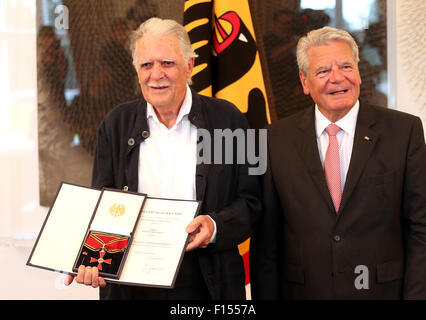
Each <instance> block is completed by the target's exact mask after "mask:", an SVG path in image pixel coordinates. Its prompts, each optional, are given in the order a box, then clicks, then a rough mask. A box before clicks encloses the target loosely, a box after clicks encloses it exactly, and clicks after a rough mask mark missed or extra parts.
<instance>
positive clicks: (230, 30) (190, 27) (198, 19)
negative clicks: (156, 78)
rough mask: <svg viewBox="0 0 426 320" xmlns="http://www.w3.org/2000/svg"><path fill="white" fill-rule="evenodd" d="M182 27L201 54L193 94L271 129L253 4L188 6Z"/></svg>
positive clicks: (189, 2) (218, 1)
mask: <svg viewBox="0 0 426 320" xmlns="http://www.w3.org/2000/svg"><path fill="white" fill-rule="evenodd" d="M184 26H185V29H186V31H187V32H188V34H189V38H190V39H191V43H192V48H193V49H194V50H195V52H196V53H197V54H198V58H197V59H195V65H194V69H193V72H192V81H193V85H192V87H193V88H194V90H196V91H197V92H198V93H200V94H203V95H207V96H210V97H211V96H215V97H218V98H222V99H225V100H228V101H230V102H232V103H234V104H235V105H236V106H237V107H238V108H239V109H240V111H241V112H243V113H244V114H245V115H246V117H247V120H248V121H249V124H250V126H251V128H255V129H259V128H263V127H265V126H266V125H267V124H270V123H271V114H270V110H269V105H268V99H267V95H266V89H265V83H264V76H263V73H262V67H261V63H260V56H259V51H258V48H257V45H256V36H255V32H254V27H253V21H252V16H251V12H250V4H249V0H233V1H229V0H186V1H185V4H184ZM249 241H250V239H247V240H246V241H245V242H243V243H242V244H240V245H239V247H238V248H239V252H240V254H241V256H242V257H243V260H244V267H245V270H246V284H248V283H249V282H250V273H249V259H248V258H249V257H248V254H249V243H250V242H249Z"/></svg>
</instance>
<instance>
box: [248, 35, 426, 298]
mask: <svg viewBox="0 0 426 320" xmlns="http://www.w3.org/2000/svg"><path fill="white" fill-rule="evenodd" d="M297 61H298V66H299V70H300V72H299V76H300V81H301V84H302V86H303V90H304V93H305V94H306V95H308V94H309V95H310V96H311V97H312V99H313V101H314V103H315V105H314V106H312V107H311V108H308V109H306V110H303V111H300V112H299V113H297V114H295V115H293V116H290V117H288V118H285V119H283V120H281V121H279V122H277V123H275V124H273V125H272V126H271V127H270V128H269V129H268V167H267V171H266V173H265V176H264V179H263V200H264V210H263V215H262V217H261V220H260V222H259V225H258V226H257V228H256V230H255V233H254V235H253V237H252V239H251V247H250V267H251V269H250V277H251V286H252V296H253V298H254V299H401V298H405V299H426V147H425V140H424V133H423V129H422V123H421V120H420V119H419V118H418V117H415V116H412V115H409V114H406V113H402V112H398V111H395V110H390V109H386V108H381V107H375V106H371V105H368V104H367V103H365V102H363V101H359V100H358V97H359V93H360V85H361V75H360V73H359V69H358V61H359V57H358V47H357V45H356V43H355V41H354V39H353V38H352V37H351V36H350V34H349V33H348V32H346V31H344V30H340V29H335V28H331V27H324V28H321V29H317V30H313V31H311V32H309V33H308V34H307V35H306V36H305V37H302V38H301V39H300V40H299V42H298V46H297Z"/></svg>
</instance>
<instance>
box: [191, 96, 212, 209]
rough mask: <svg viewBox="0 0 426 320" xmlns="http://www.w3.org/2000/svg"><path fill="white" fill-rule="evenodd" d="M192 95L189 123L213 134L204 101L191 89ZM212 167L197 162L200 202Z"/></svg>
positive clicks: (197, 193)
mask: <svg viewBox="0 0 426 320" xmlns="http://www.w3.org/2000/svg"><path fill="white" fill-rule="evenodd" d="M191 93H192V106H191V111H190V112H189V115H188V119H189V121H190V122H191V123H192V124H193V125H194V126H196V127H197V129H207V130H208V131H209V132H210V133H211V134H212V129H211V128H210V124H209V121H208V119H207V117H206V116H205V115H204V113H203V110H202V101H201V99H200V97H199V96H198V94H197V93H196V92H195V91H194V90H192V89H191ZM212 136H213V134H212ZM198 143H199V141H197V144H198ZM212 155H213V153H212ZM197 156H198V155H197ZM212 161H213V159H212ZM210 167H211V166H209V165H208V164H205V163H200V164H198V162H197V167H196V168H195V193H196V198H197V200H199V201H202V200H203V199H204V194H205V191H206V187H207V176H208V172H209V169H210Z"/></svg>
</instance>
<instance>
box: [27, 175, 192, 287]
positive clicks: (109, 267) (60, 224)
mask: <svg viewBox="0 0 426 320" xmlns="http://www.w3.org/2000/svg"><path fill="white" fill-rule="evenodd" d="M199 207H200V202H199V201H190V200H176V199H162V198H150V197H147V195H146V194H141V193H132V192H126V191H122V190H116V189H107V188H104V189H102V190H97V189H92V188H88V187H83V186H78V185H73V184H68V183H64V182H63V183H62V184H61V186H60V187H59V190H58V193H57V195H56V199H55V201H54V203H53V205H52V207H51V208H50V210H49V213H48V215H47V217H46V219H45V221H44V224H43V226H42V229H41V231H40V233H39V236H38V238H37V240H36V242H35V244H34V247H33V249H32V251H31V255H30V257H29V259H28V262H27V265H29V266H33V267H38V268H43V269H47V270H51V271H57V272H62V273H67V274H73V275H75V274H76V273H77V271H78V267H79V266H80V265H85V266H92V267H97V268H98V269H99V274H100V275H101V276H103V277H104V278H105V280H106V281H107V282H114V283H122V284H130V285H138V286H150V287H163V288H173V286H174V283H175V280H176V276H177V274H178V271H179V267H180V264H181V262H182V258H183V255H184V253H185V248H186V244H187V241H188V234H187V233H186V232H185V229H186V226H187V225H188V224H189V222H190V221H191V220H192V219H193V218H194V217H195V216H196V215H197V214H198V210H199Z"/></svg>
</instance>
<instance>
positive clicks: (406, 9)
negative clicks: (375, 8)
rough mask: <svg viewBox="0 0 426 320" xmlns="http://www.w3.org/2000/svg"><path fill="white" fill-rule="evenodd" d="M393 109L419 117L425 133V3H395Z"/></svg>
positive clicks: (421, 1)
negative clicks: (394, 87)
mask: <svg viewBox="0 0 426 320" xmlns="http://www.w3.org/2000/svg"><path fill="white" fill-rule="evenodd" d="M395 9H396V10H395V11H396V14H395V19H396V108H397V109H399V110H401V111H405V112H408V113H411V114H414V115H417V116H419V117H420V118H421V119H422V122H423V129H424V130H425V133H426V87H425V84H426V38H425V33H426V24H425V18H424V17H425V14H426V1H424V0H410V1H404V0H397V1H396V8H395Z"/></svg>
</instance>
